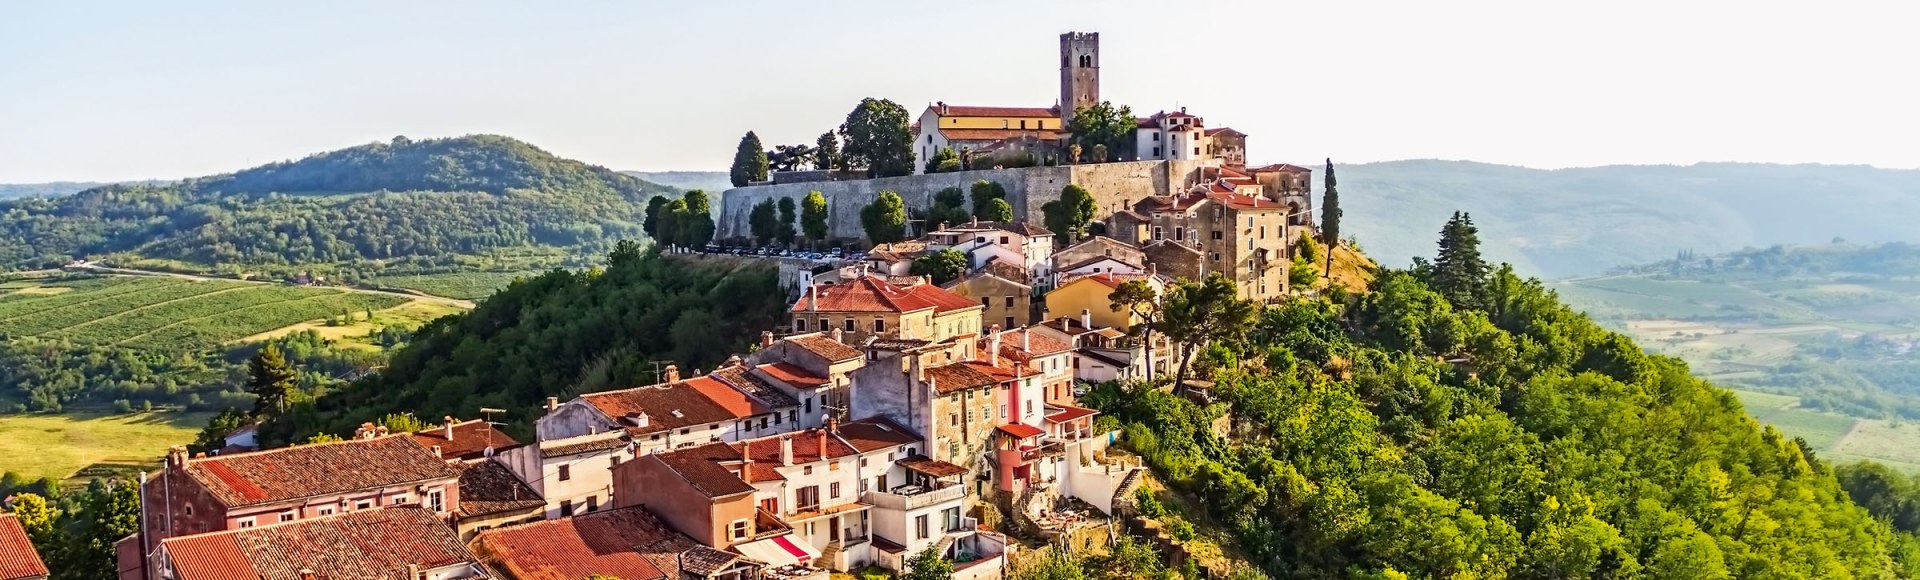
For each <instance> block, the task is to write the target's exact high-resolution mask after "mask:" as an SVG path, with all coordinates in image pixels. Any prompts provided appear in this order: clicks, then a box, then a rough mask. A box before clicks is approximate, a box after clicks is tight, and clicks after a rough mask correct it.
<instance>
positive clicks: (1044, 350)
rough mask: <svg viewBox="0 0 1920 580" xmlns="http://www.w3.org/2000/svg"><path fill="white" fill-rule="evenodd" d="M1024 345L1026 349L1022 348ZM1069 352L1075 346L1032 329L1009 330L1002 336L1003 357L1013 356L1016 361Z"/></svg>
mask: <svg viewBox="0 0 1920 580" xmlns="http://www.w3.org/2000/svg"><path fill="white" fill-rule="evenodd" d="M1023 344H1024V345H1025V346H1024V347H1022V346H1021V345H1023ZM1069 350H1073V345H1070V344H1067V343H1065V342H1061V341H1059V340H1057V339H1055V338H1053V337H1051V336H1048V335H1046V334H1044V333H1039V332H1034V331H1032V330H1031V329H1026V328H1022V329H1018V330H1009V331H1007V332H1005V333H1003V334H1001V335H1000V354H1001V356H1012V357H1013V358H1014V359H1016V360H1021V361H1026V360H1032V359H1033V358H1034V357H1041V356H1047V355H1050V354H1059V353H1063V352H1066V351H1069Z"/></svg>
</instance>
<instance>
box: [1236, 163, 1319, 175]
mask: <svg viewBox="0 0 1920 580" xmlns="http://www.w3.org/2000/svg"><path fill="white" fill-rule="evenodd" d="M1274 171H1278V172H1281V173H1313V170H1312V169H1307V168H1305V167H1301V166H1298V165H1294V164H1291V163H1275V164H1273V165H1267V166H1263V167H1255V168H1253V169H1248V170H1247V173H1268V172H1274Z"/></svg>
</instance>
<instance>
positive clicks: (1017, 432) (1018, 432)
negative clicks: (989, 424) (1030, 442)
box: [994, 423, 1047, 439]
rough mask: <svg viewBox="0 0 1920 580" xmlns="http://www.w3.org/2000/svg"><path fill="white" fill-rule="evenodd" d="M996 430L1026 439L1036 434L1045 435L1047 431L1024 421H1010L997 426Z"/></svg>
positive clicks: (1016, 437)
mask: <svg viewBox="0 0 1920 580" xmlns="http://www.w3.org/2000/svg"><path fill="white" fill-rule="evenodd" d="M994 430H996V431H999V432H1001V433H1006V434H1008V435H1012V436H1013V437H1014V438H1015V439H1026V438H1028V437H1033V436H1035V435H1045V434H1046V433H1047V432H1046V431H1041V430H1040V428H1039V427H1035V426H1032V425H1026V424H1022V423H1008V424H1005V425H1001V426H999V427H995V428H994Z"/></svg>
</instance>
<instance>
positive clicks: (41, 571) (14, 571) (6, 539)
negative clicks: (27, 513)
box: [0, 514, 47, 579]
mask: <svg viewBox="0 0 1920 580" xmlns="http://www.w3.org/2000/svg"><path fill="white" fill-rule="evenodd" d="M46 575H47V564H46V562H44V561H42V560H41V559H40V553H39V552H36V551H34V549H33V541H32V540H31V539H29V538H27V529H26V528H24V527H21V526H20V519H19V518H16V517H14V515H13V514H0V578H6V579H11V578H37V577H42V576H46Z"/></svg>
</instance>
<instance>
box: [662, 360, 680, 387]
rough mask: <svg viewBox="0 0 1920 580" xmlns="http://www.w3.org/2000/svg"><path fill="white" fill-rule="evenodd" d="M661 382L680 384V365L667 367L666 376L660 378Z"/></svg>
mask: <svg viewBox="0 0 1920 580" xmlns="http://www.w3.org/2000/svg"><path fill="white" fill-rule="evenodd" d="M661 381H663V382H668V383H677V382H680V365H674V364H670V365H667V368H666V375H665V376H663V377H661Z"/></svg>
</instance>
